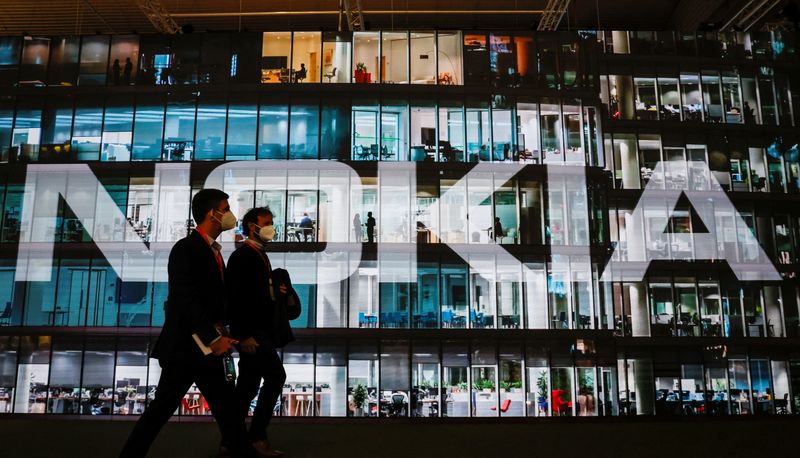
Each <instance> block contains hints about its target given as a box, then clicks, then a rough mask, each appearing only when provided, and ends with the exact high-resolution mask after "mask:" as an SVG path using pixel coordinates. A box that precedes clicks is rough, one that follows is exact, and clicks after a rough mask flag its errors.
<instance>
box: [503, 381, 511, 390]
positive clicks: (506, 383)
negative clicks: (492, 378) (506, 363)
mask: <svg viewBox="0 0 800 458" xmlns="http://www.w3.org/2000/svg"><path fill="white" fill-rule="evenodd" d="M510 388H511V384H510V383H508V382H506V381H505V380H500V389H501V390H506V391H508V390H509V389H510Z"/></svg>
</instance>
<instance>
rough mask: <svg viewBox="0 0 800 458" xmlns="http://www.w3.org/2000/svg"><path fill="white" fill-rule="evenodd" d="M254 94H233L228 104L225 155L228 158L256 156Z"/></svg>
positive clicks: (256, 111) (252, 157)
mask: <svg viewBox="0 0 800 458" xmlns="http://www.w3.org/2000/svg"><path fill="white" fill-rule="evenodd" d="M256 100H257V97H256V96H255V94H241V95H239V94H233V95H231V100H230V104H229V105H228V136H227V139H226V143H227V146H226V148H225V157H226V158H227V159H228V160H247V159H250V160H254V159H255V158H256V127H257V126H256V125H257V120H258V106H257V105H256Z"/></svg>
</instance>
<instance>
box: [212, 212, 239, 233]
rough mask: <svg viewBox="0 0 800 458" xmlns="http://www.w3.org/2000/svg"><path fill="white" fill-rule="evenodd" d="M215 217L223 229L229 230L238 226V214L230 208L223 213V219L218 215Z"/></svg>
mask: <svg viewBox="0 0 800 458" xmlns="http://www.w3.org/2000/svg"><path fill="white" fill-rule="evenodd" d="M217 213H222V212H217ZM214 219H216V220H217V221H219V224H220V226H221V228H222V230H223V231H229V230H231V229H233V228H234V227H236V221H237V219H236V215H234V214H233V212H232V211H230V210H228V211H227V212H225V213H223V214H222V219H218V218H216V217H214Z"/></svg>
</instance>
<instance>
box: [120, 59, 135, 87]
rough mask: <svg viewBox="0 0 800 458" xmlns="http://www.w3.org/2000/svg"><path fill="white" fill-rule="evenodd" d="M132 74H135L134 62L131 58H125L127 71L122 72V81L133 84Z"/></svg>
mask: <svg viewBox="0 0 800 458" xmlns="http://www.w3.org/2000/svg"><path fill="white" fill-rule="evenodd" d="M131 72H133V62H131V58H130V57H126V58H125V69H124V70H123V71H122V81H124V82H125V84H131Z"/></svg>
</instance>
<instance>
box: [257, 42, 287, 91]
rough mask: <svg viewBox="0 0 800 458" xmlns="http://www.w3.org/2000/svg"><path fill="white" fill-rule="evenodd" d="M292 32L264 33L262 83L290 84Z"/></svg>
mask: <svg viewBox="0 0 800 458" xmlns="http://www.w3.org/2000/svg"><path fill="white" fill-rule="evenodd" d="M291 52H292V33H291V32H264V38H263V44H262V47H261V82H262V83H288V82H289V57H290V56H291Z"/></svg>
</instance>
